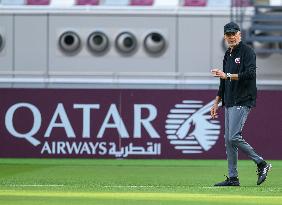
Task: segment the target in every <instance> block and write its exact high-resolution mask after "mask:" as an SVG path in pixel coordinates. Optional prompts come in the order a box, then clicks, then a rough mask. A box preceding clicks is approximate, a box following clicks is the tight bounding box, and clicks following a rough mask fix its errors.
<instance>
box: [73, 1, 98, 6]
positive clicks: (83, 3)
mask: <svg viewBox="0 0 282 205" xmlns="http://www.w3.org/2000/svg"><path fill="white" fill-rule="evenodd" d="M99 4H100V1H99V0H76V5H99Z"/></svg>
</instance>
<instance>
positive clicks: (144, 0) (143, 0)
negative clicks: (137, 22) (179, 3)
mask: <svg viewBox="0 0 282 205" xmlns="http://www.w3.org/2000/svg"><path fill="white" fill-rule="evenodd" d="M153 4H154V0H131V2H130V5H132V6H152V5H153Z"/></svg>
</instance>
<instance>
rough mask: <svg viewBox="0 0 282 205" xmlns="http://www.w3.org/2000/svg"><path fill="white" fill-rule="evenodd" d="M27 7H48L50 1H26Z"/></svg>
mask: <svg viewBox="0 0 282 205" xmlns="http://www.w3.org/2000/svg"><path fill="white" fill-rule="evenodd" d="M26 4H27V5H39V6H42V5H49V4H50V0H26Z"/></svg>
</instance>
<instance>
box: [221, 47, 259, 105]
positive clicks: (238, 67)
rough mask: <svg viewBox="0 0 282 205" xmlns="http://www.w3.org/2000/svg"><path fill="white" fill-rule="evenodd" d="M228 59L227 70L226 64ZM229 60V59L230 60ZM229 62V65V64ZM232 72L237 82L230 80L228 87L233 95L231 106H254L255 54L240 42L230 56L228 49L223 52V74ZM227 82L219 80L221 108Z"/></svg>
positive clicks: (255, 90) (255, 91)
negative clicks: (237, 78)
mask: <svg viewBox="0 0 282 205" xmlns="http://www.w3.org/2000/svg"><path fill="white" fill-rule="evenodd" d="M228 58H229V61H228V62H229V63H228V64H229V65H228V66H231V67H229V68H227V65H226V62H227V60H228ZM230 58H231V59H230ZM230 62H231V63H230ZM226 70H233V72H232V73H231V74H238V76H239V80H232V82H231V84H230V86H231V89H232V95H234V96H233V97H234V105H233V106H250V107H252V106H255V103H256V96H257V88H256V54H255V52H254V51H253V49H252V48H250V47H249V46H247V45H246V44H245V43H243V42H240V43H239V45H238V46H237V47H236V48H234V49H233V51H232V53H231V54H230V49H228V50H227V51H226V52H225V55H224V59H223V72H225V73H226ZM226 81H227V80H223V79H220V85H219V90H218V94H217V95H218V96H219V97H221V99H222V106H224V105H225V102H224V95H225V83H226Z"/></svg>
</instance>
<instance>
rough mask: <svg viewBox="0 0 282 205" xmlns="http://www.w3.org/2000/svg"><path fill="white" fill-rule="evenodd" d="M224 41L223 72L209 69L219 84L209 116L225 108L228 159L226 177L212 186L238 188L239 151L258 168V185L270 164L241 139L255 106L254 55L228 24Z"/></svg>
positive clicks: (215, 114) (237, 29)
mask: <svg viewBox="0 0 282 205" xmlns="http://www.w3.org/2000/svg"><path fill="white" fill-rule="evenodd" d="M224 39H225V41H226V43H227V44H228V47H229V48H228V50H227V51H226V53H225V55H224V59H223V70H220V69H212V71H211V72H212V75H213V76H214V77H218V78H220V85H219V90H218V93H217V96H216V98H215V102H214V105H213V107H212V108H211V117H212V118H216V117H217V110H218V104H219V102H220V101H222V106H225V134H224V138H225V147H226V154H227V160H228V175H229V177H227V179H226V180H225V181H223V182H220V183H217V184H215V186H239V185H240V182H239V178H238V171H237V161H238V148H239V149H240V150H241V151H243V152H244V153H245V154H247V155H248V156H249V157H250V158H251V159H252V160H253V161H254V162H255V163H256V164H257V169H258V180H257V185H260V184H261V183H263V182H264V181H265V179H266V177H267V173H268V171H269V170H270V169H271V164H267V163H266V162H265V161H264V160H263V158H262V157H261V156H259V155H258V154H257V153H256V152H255V150H254V149H253V148H252V147H251V146H250V145H249V144H248V143H247V142H246V141H245V140H244V139H243V138H242V129H243V126H244V123H245V122H246V120H247V117H248V114H249V112H250V110H251V108H252V107H254V106H255V105H256V92H257V88H256V55H255V52H254V51H253V49H251V48H250V47H248V46H247V45H246V44H244V43H243V42H241V32H240V28H239V26H238V25H237V24H236V23H233V22H230V23H228V24H226V25H225V26H224Z"/></svg>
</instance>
